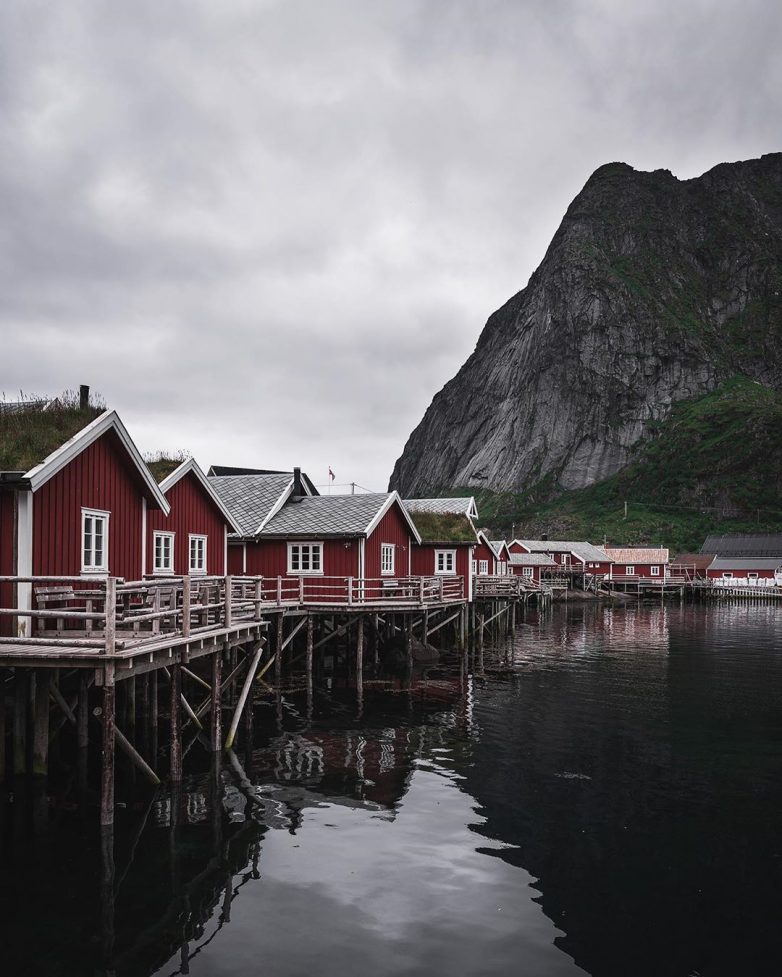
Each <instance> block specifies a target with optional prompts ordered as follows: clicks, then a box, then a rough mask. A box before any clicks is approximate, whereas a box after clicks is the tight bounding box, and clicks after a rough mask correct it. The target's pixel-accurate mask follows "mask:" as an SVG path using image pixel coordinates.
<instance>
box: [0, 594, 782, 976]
mask: <svg viewBox="0 0 782 977" xmlns="http://www.w3.org/2000/svg"><path fill="white" fill-rule="evenodd" d="M749 611H752V612H753V613H749ZM780 638H782V614H781V613H780V612H779V611H778V610H777V609H775V608H768V607H763V606H760V605H758V606H754V607H752V608H748V607H745V606H740V605H739V606H733V607H732V606H729V605H719V606H717V607H710V608H699V607H695V608H693V607H684V608H680V607H676V606H674V607H670V606H669V607H662V606H651V607H641V608H638V607H635V606H633V607H616V608H608V607H603V606H602V605H599V606H579V607H577V606H571V607H569V608H566V609H560V608H555V609H554V610H553V611H552V612H551V613H549V614H545V615H541V616H538V615H536V614H535V613H534V612H532V613H530V614H529V615H528V616H527V618H526V619H525V620H524V621H523V622H522V623H521V625H520V627H519V629H518V631H517V634H516V635H515V637H514V639H513V641H512V642H511V643H510V645H509V646H506V645H505V644H501V645H500V647H498V648H497V649H495V650H492V649H490V648H488V647H487V649H486V664H487V669H488V670H489V675H488V676H487V677H486V678H475V679H472V678H468V679H465V678H464V677H462V676H460V675H458V674H456V675H452V674H448V673H447V672H446V671H443V672H441V673H439V674H437V673H435V674H432V675H430V676H429V677H427V678H425V679H424V678H422V677H420V676H419V677H417V678H416V679H415V680H414V681H413V682H412V683H409V682H405V681H401V682H400V681H389V682H385V683H378V684H372V683H368V684H367V686H366V688H365V690H364V697H363V702H362V703H361V708H360V711H359V710H357V708H356V698H355V692H354V691H353V690H351V689H348V688H334V689H332V690H330V691H326V690H323V689H315V690H314V694H313V695H312V696H311V697H308V695H307V690H306V689H303V690H302V691H301V692H300V693H295V692H291V693H286V694H285V695H282V696H279V697H277V698H275V697H273V696H271V697H269V698H267V699H265V700H264V701H262V702H259V703H258V704H257V706H256V710H255V729H254V735H253V737H252V738H248V737H247V736H246V735H245V738H244V740H243V741H240V744H239V747H238V748H237V750H236V751H235V752H234V753H229V754H227V755H226V756H225V757H223V758H222V762H221V763H220V764H213V765H211V764H210V761H209V758H208V755H207V754H206V753H205V752H204V751H203V750H201V748H200V747H199V746H198V744H194V746H193V749H192V750H191V752H190V754H189V757H188V760H189V762H190V763H191V769H195V770H197V765H198V764H199V763H200V764H201V769H200V772H197V773H196V774H195V775H193V776H191V777H190V778H189V779H187V780H186V781H185V783H184V784H183V785H182V788H181V789H180V790H178V791H176V792H170V791H161V792H160V793H158V794H157V795H155V796H154V797H151V798H150V797H149V796H146V795H140V796H139V799H138V801H133V799H132V795H127V796H128V797H129V801H128V808H127V809H126V810H124V811H121V812H120V816H119V818H118V821H117V826H116V838H115V839H114V841H115V844H114V846H113V849H110V850H111V851H113V852H114V860H113V862H112V861H111V860H110V859H109V858H108V857H107V848H106V845H105V844H104V845H103V846H102V845H101V840H103V842H105V841H106V839H105V837H104V838H103V839H100V838H99V837H97V836H96V835H94V834H93V833H92V832H91V831H87V830H86V829H85V828H84V827H83V826H82V824H81V823H80V822H79V821H78V820H76V818H75V817H74V819H73V820H69V818H68V816H67V814H66V815H64V816H63V819H62V822H61V823H60V825H59V827H58V828H57V829H56V830H54V831H52V832H50V833H49V835H48V836H45V837H44V838H38V839H33V838H32V837H28V836H27V834H26V833H25V832H23V831H21V830H19V825H18V824H17V825H16V826H15V824H14V817H13V810H14V807H13V805H11V806H10V807H6V809H5V810H6V815H9V814H10V815H11V816H10V817H7V823H6V825H5V828H4V832H5V834H4V838H5V843H4V846H3V851H2V858H3V861H2V882H3V885H2V887H0V893H2V895H0V899H1V900H2V907H1V909H2V915H1V916H0V918H2V920H3V929H2V934H1V935H2V940H3V943H2V946H3V962H4V965H5V966H6V969H7V972H9V973H25V974H32V975H36V974H46V975H47V977H52V975H54V977H56V975H60V974H62V975H66V974H68V975H73V974H82V973H84V974H93V973H102V974H109V973H115V974H117V975H118V977H135V975H139V977H141V975H143V977H148V975H152V974H175V973H191V974H199V975H213V974H215V975H222V974H226V975H227V974H231V975H235V974H237V973H253V972H256V971H258V970H260V969H263V970H264V971H265V972H267V973H270V974H273V975H300V974H304V973H317V974H319V975H331V974H334V975H337V974H339V975H340V977H343V975H344V974H345V973H346V972H348V973H352V972H361V971H367V972H372V973H373V974H376V975H379V977H385V975H389V977H390V975H414V974H415V975H417V974H427V975H428V974H431V975H441V974H442V975H445V974H448V975H452V974H465V975H473V974H475V975H478V974H481V975H505V974H521V975H530V977H533V975H542V977H559V975H562V977H565V975H572V974H576V973H584V972H586V973H590V974H594V975H596V977H597V975H600V977H603V975H609V977H613V975H617V977H618V975H623V977H624V975H627V974H632V975H640V977H657V975H660V977H663V975H664V977H678V975H681V977H688V975H692V974H700V975H703V977H706V975H721V974H738V973H766V972H776V970H778V969H779V968H778V966H777V965H778V964H779V962H780V953H779V951H778V949H777V947H776V939H775V931H776V930H775V927H776V914H777V904H778V897H779V894H780V890H781V889H782V886H780V881H782V880H780V864H781V863H782V831H781V830H780V827H779V818H778V812H779V810H780V802H782V777H781V776H780V774H782V763H781V762H780V757H782V749H781V748H782V721H781V720H780V717H781V716H782V681H781V680H782V655H780V651H779V649H780V647H781V645H780ZM15 800H18V802H19V804H24V803H27V802H26V801H25V800H24V798H22V797H21V795H20V797H19V798H18V799H15Z"/></svg>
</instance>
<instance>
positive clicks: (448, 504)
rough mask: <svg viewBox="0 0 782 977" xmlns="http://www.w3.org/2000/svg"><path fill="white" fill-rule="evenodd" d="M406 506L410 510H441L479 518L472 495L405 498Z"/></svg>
mask: <svg viewBox="0 0 782 977" xmlns="http://www.w3.org/2000/svg"><path fill="white" fill-rule="evenodd" d="M404 506H405V508H406V509H407V510H408V512H441V513H452V514H459V515H467V516H469V517H470V518H471V519H477V518H478V508H477V506H476V505H475V499H474V498H473V497H472V496H471V495H470V496H466V497H465V498H458V499H405V500H404Z"/></svg>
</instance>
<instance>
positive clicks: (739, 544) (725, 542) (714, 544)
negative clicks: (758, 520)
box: [701, 533, 782, 559]
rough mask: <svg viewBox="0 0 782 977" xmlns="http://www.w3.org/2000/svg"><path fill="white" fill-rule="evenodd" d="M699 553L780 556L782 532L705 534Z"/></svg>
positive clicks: (781, 553)
mask: <svg viewBox="0 0 782 977" xmlns="http://www.w3.org/2000/svg"><path fill="white" fill-rule="evenodd" d="M701 553H716V554H717V556H741V557H745V558H747V559H749V558H750V557H754V556H762V557H769V558H770V557H776V556H782V533H726V534H724V535H722V536H718V535H714V536H707V537H706V542H705V543H704V544H703V546H701Z"/></svg>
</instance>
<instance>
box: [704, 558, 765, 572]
mask: <svg viewBox="0 0 782 977" xmlns="http://www.w3.org/2000/svg"><path fill="white" fill-rule="evenodd" d="M780 568H782V557H778V556H775V557H771V558H769V557H760V556H759V557H756V558H755V559H754V560H742V559H740V558H739V557H735V556H717V557H715V558H714V560H713V561H712V562H711V563H710V564H709V570H778V569H780Z"/></svg>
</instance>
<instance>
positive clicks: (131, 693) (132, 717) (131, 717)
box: [122, 675, 136, 743]
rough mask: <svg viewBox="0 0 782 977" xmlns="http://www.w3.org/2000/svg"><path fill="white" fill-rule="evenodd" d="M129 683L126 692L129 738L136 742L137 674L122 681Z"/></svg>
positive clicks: (125, 683)
mask: <svg viewBox="0 0 782 977" xmlns="http://www.w3.org/2000/svg"><path fill="white" fill-rule="evenodd" d="M122 684H123V685H127V692H126V705H127V717H128V718H127V724H128V725H127V730H128V739H129V740H130V741H131V742H132V743H135V742H136V676H135V675H134V676H132V677H131V678H128V679H125V681H124V682H123V683H122Z"/></svg>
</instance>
